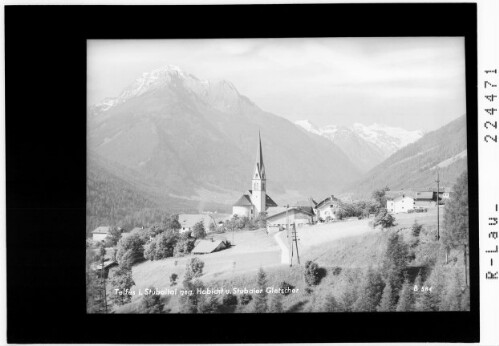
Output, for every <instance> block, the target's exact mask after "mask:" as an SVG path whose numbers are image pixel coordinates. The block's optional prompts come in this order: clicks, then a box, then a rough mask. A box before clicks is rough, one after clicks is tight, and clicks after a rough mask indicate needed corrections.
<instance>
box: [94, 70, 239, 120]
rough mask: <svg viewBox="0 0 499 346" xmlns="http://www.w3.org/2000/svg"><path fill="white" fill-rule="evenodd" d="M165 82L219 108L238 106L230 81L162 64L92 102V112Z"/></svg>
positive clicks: (111, 106)
mask: <svg viewBox="0 0 499 346" xmlns="http://www.w3.org/2000/svg"><path fill="white" fill-rule="evenodd" d="M165 86H168V87H171V88H184V89H186V90H187V91H188V92H190V93H191V94H193V95H196V96H198V97H200V98H201V99H203V100H205V102H207V103H209V104H210V105H212V106H213V107H215V108H217V109H219V110H227V109H229V108H233V107H235V106H237V102H238V101H239V96H240V95H239V92H238V91H237V89H236V87H235V86H234V85H233V84H232V83H231V82H228V81H226V80H219V81H209V80H200V79H198V78H197V77H195V76H193V75H191V74H189V73H186V72H184V71H183V70H182V69H181V68H180V67H178V66H176V65H164V66H162V67H160V68H157V69H155V70H152V71H150V72H145V73H142V75H141V76H140V77H139V78H137V79H136V80H135V81H134V82H133V83H132V84H130V85H129V86H128V87H127V88H125V89H124V90H123V91H122V92H121V94H120V95H119V96H118V97H116V98H107V99H105V100H103V101H102V102H100V103H98V104H96V105H95V106H93V107H92V109H93V113H100V112H105V111H108V110H109V109H111V108H113V107H115V106H117V105H119V104H121V103H124V102H125V101H127V100H129V99H131V98H134V97H138V96H140V95H143V94H145V93H146V92H149V91H151V90H157V89H161V88H163V87H165Z"/></svg>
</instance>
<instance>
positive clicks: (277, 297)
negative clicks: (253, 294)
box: [269, 294, 284, 313]
mask: <svg viewBox="0 0 499 346" xmlns="http://www.w3.org/2000/svg"><path fill="white" fill-rule="evenodd" d="M283 311H284V309H283V307H282V295H281V294H273V295H272V298H271V299H270V307H269V312H273V313H281V312H283Z"/></svg>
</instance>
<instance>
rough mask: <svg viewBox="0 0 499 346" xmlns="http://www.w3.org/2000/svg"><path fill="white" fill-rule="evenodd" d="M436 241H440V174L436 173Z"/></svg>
mask: <svg viewBox="0 0 499 346" xmlns="http://www.w3.org/2000/svg"><path fill="white" fill-rule="evenodd" d="M436 183H437V240H440V172H439V171H437V180H436Z"/></svg>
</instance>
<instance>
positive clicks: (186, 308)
mask: <svg viewBox="0 0 499 346" xmlns="http://www.w3.org/2000/svg"><path fill="white" fill-rule="evenodd" d="M183 288H184V290H185V291H186V292H190V293H191V294H186V295H182V296H180V312H182V313H189V314H195V313H197V312H198V306H200V305H201V304H202V303H203V298H202V297H203V296H202V295H201V294H199V293H198V289H199V290H203V289H204V288H205V287H204V285H203V282H202V281H201V280H194V281H192V280H184V283H183Z"/></svg>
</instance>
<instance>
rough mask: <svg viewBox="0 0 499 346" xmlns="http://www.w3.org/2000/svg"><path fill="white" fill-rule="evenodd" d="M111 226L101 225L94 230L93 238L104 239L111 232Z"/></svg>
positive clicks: (95, 239) (96, 239)
mask: <svg viewBox="0 0 499 346" xmlns="http://www.w3.org/2000/svg"><path fill="white" fill-rule="evenodd" d="M110 229H111V227H110V226H100V227H97V228H96V229H94V230H93V231H92V240H94V241H103V240H105V239H106V237H107V235H108V234H109V230H110Z"/></svg>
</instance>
